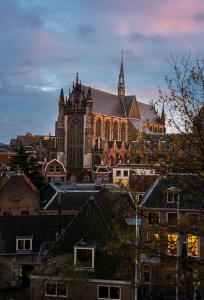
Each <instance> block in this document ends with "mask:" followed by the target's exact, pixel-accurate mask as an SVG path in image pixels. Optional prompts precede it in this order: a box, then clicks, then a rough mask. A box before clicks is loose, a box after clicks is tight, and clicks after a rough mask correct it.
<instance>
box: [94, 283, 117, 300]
mask: <svg viewBox="0 0 204 300" xmlns="http://www.w3.org/2000/svg"><path fill="white" fill-rule="evenodd" d="M101 286H102V287H107V288H108V298H99V287H101ZM111 287H113V288H119V291H120V296H119V297H120V298H119V299H112V298H110V288H111ZM97 300H121V286H117V285H105V284H100V285H98V286H97Z"/></svg>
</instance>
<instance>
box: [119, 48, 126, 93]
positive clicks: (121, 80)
mask: <svg viewBox="0 0 204 300" xmlns="http://www.w3.org/2000/svg"><path fill="white" fill-rule="evenodd" d="M118 96H122V97H123V96H125V76H124V71H123V52H122V58H121V65H120V74H119V79H118Z"/></svg>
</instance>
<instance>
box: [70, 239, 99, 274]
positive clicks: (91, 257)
mask: <svg viewBox="0 0 204 300" xmlns="http://www.w3.org/2000/svg"><path fill="white" fill-rule="evenodd" d="M95 249H96V243H87V242H85V241H84V240H81V241H79V242H78V243H77V244H76V245H75V246H74V265H75V267H77V268H79V269H94V262H95Z"/></svg>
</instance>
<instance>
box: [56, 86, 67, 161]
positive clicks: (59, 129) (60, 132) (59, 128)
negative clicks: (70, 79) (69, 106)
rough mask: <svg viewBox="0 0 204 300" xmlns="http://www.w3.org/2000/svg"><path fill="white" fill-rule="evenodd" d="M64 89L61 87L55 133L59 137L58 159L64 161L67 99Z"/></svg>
mask: <svg viewBox="0 0 204 300" xmlns="http://www.w3.org/2000/svg"><path fill="white" fill-rule="evenodd" d="M64 100H65V99H64V91H63V89H61V92H60V97H59V102H58V107H59V114H58V120H57V122H56V128H55V135H56V137H57V159H59V160H60V161H61V162H64V134H65V131H64V117H65V101H64Z"/></svg>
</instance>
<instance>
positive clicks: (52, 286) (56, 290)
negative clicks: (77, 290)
mask: <svg viewBox="0 0 204 300" xmlns="http://www.w3.org/2000/svg"><path fill="white" fill-rule="evenodd" d="M45 295H46V296H58V297H67V296H68V286H67V284H66V283H63V282H61V283H57V282H48V283H47V286H46V292H45Z"/></svg>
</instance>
